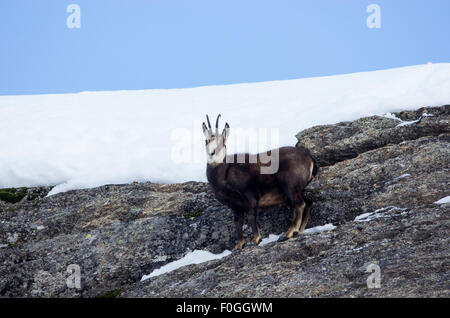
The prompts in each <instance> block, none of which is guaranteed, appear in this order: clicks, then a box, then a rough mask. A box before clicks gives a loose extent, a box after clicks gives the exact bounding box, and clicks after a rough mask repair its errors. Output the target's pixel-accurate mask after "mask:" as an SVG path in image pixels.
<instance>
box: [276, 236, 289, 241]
mask: <svg viewBox="0 0 450 318" xmlns="http://www.w3.org/2000/svg"><path fill="white" fill-rule="evenodd" d="M287 240H289V237H287V236H286V235H281V236H280V237H279V238H278V240H277V242H284V241H287Z"/></svg>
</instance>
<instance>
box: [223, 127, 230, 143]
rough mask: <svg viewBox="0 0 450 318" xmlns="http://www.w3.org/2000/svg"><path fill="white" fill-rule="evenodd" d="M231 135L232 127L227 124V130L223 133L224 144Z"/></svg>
mask: <svg viewBox="0 0 450 318" xmlns="http://www.w3.org/2000/svg"><path fill="white" fill-rule="evenodd" d="M229 135H230V125H228V123H226V124H225V128H224V129H223V131H222V136H223V143H225V142H226V141H227V139H228V136H229Z"/></svg>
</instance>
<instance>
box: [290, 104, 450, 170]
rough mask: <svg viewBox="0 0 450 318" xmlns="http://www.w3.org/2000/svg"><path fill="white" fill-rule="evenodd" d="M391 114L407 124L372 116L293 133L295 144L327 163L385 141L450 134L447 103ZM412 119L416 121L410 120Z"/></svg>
mask: <svg viewBox="0 0 450 318" xmlns="http://www.w3.org/2000/svg"><path fill="white" fill-rule="evenodd" d="M393 115H395V117H396V118H399V119H401V120H403V121H410V122H411V124H409V125H402V124H404V122H403V123H402V122H401V121H400V120H398V119H393V118H392V116H391V117H389V118H388V117H382V116H372V117H365V118H361V119H358V120H355V121H352V122H341V123H338V124H335V125H322V126H315V127H312V128H309V129H306V130H304V131H302V132H300V133H298V134H297V136H296V137H297V139H298V143H297V145H302V146H304V147H306V148H308V149H309V150H311V152H312V153H313V155H314V156H315V157H316V159H317V161H318V163H319V165H320V166H329V165H332V164H334V163H336V162H339V161H343V160H347V159H351V158H355V157H356V156H358V154H361V153H364V152H367V151H369V150H372V149H378V148H381V147H384V146H387V145H389V144H399V143H401V142H403V141H407V140H415V139H418V138H420V137H424V136H437V135H440V134H442V133H450V105H446V106H441V107H425V108H421V109H419V110H417V111H404V112H399V113H393ZM414 120H419V122H416V123H413V122H414Z"/></svg>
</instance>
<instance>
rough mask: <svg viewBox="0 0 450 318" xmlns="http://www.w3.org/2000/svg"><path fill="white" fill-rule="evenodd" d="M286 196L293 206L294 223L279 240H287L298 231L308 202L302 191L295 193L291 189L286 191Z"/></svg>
mask: <svg viewBox="0 0 450 318" xmlns="http://www.w3.org/2000/svg"><path fill="white" fill-rule="evenodd" d="M286 197H287V199H288V201H290V202H289V203H290V204H291V206H292V207H293V218H292V224H291V226H290V227H289V229H288V230H287V232H286V233H285V234H284V235H282V236H280V238H279V239H278V242H283V241H286V240H288V239H290V238H292V237H293V236H294V233H295V232H297V231H298V229H299V228H300V226H301V224H302V219H303V210H304V209H305V206H306V203H305V201H304V200H303V197H302V195H301V193H299V192H297V193H293V192H291V191H287V192H286Z"/></svg>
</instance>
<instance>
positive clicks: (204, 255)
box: [141, 250, 231, 281]
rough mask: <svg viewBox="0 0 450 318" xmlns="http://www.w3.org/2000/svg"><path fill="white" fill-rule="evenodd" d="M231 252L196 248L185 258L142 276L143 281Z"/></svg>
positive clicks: (218, 257) (221, 256)
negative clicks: (215, 251) (212, 251)
mask: <svg viewBox="0 0 450 318" xmlns="http://www.w3.org/2000/svg"><path fill="white" fill-rule="evenodd" d="M230 254H231V252H230V251H228V250H226V251H224V252H222V253H220V254H213V253H211V252H208V251H201V250H195V251H192V252H189V253H187V254H186V255H185V256H184V257H183V258H181V259H179V260H177V261H174V262H171V263H168V264H166V265H164V266H163V267H161V268H158V269H155V270H154V271H153V272H151V273H150V274H149V275H144V276H143V277H142V278H141V281H144V280H146V279H149V278H151V277H155V276H159V275H162V274H165V273H169V272H171V271H174V270H176V269H178V268H180V267H183V266H187V265H191V264H200V263H204V262H208V261H211V260H215V259H221V258H223V257H225V256H228V255H230Z"/></svg>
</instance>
